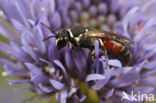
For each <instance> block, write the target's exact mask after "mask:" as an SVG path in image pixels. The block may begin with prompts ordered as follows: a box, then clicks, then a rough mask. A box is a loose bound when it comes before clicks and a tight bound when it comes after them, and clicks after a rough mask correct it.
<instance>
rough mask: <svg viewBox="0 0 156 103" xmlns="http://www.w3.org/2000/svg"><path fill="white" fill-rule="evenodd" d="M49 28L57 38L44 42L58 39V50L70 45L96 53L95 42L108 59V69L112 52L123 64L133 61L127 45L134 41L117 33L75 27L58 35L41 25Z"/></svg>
mask: <svg viewBox="0 0 156 103" xmlns="http://www.w3.org/2000/svg"><path fill="white" fill-rule="evenodd" d="M41 24H42V25H43V26H45V27H46V28H48V29H49V30H50V31H51V32H53V33H54V34H55V36H49V37H47V38H45V39H44V40H43V41H46V40H48V39H49V38H52V37H55V38H56V47H57V49H58V50H60V49H62V48H63V47H65V46H66V45H67V44H70V45H71V46H72V47H81V48H88V49H90V50H91V51H94V42H95V41H96V40H98V41H99V45H100V48H101V49H102V50H103V52H104V56H105V58H106V68H107V67H108V55H107V52H110V53H111V54H113V55H114V56H115V57H117V58H118V59H119V60H120V61H121V62H122V64H124V65H126V64H127V63H128V62H129V61H130V59H131V52H130V50H129V49H128V47H127V45H128V44H131V43H132V40H130V39H127V38H125V37H122V36H120V35H118V34H116V33H112V32H108V31H100V30H96V29H92V28H89V27H85V26H75V27H71V28H68V29H61V30H59V31H58V33H56V32H55V31H54V30H53V28H51V27H48V26H47V25H45V24H43V23H41Z"/></svg>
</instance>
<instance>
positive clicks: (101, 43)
mask: <svg viewBox="0 0 156 103" xmlns="http://www.w3.org/2000/svg"><path fill="white" fill-rule="evenodd" d="M98 40H99V43H100V46H101V48H102V50H103V51H104V56H105V58H106V67H105V69H107V67H108V66H109V65H108V55H107V50H106V48H105V46H104V44H103V42H102V40H101V39H98Z"/></svg>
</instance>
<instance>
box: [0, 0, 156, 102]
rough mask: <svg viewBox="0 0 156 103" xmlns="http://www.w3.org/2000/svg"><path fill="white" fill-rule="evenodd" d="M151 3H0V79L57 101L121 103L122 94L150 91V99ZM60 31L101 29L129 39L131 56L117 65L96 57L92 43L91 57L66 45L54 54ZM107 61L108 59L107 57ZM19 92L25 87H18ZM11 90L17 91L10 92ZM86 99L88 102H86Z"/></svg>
mask: <svg viewBox="0 0 156 103" xmlns="http://www.w3.org/2000/svg"><path fill="white" fill-rule="evenodd" d="M155 3H156V2H155V0H151V1H147V2H144V3H141V0H138V1H133V0H104V1H102V0H0V34H1V35H3V36H4V37H6V38H8V40H9V43H5V42H2V41H0V46H1V47H0V51H2V52H3V53H5V54H8V55H1V54H0V66H2V67H4V69H5V72H3V73H2V74H3V76H5V75H14V76H16V77H18V78H19V79H18V80H8V81H9V82H10V83H15V84H16V83H29V84H30V87H27V89H29V90H31V91H34V92H36V93H37V94H38V95H39V96H41V97H47V96H48V97H49V96H52V95H56V99H57V100H58V101H60V103H79V102H83V101H86V102H90V100H93V99H91V98H92V96H90V95H89V93H90V91H93V92H94V93H93V94H94V97H95V98H96V99H94V100H93V101H91V102H97V103H98V102H100V103H103V102H106V103H110V102H113V103H121V102H123V103H127V102H128V101H126V100H123V101H121V98H122V96H123V95H122V93H123V92H124V93H126V94H127V95H130V93H131V91H133V92H134V93H138V92H140V93H152V94H153V95H156V92H155V91H156V77H155V76H154V74H155V72H156V70H155V68H156V65H155V61H156V50H155V48H156V42H155V40H156V37H155V36H154V35H155V33H156V31H155V27H156V23H155V21H156V18H155V14H154V12H152V11H151V8H154V7H153V6H154V5H153V4H155ZM41 23H44V24H46V25H48V26H50V27H51V28H53V29H54V30H55V31H56V32H57V31H59V30H60V29H61V28H69V27H72V26H76V25H84V26H89V27H92V28H95V29H98V30H101V31H104V30H105V31H111V32H116V33H118V34H120V35H122V36H124V37H126V38H129V39H131V40H133V42H134V43H133V45H132V46H131V47H130V48H129V49H130V51H131V52H132V58H131V61H130V62H129V64H128V65H126V66H123V65H122V62H121V61H120V60H118V59H116V58H115V59H109V61H108V64H109V69H107V70H105V69H104V68H105V66H106V62H105V56H103V55H102V56H101V49H100V48H99V42H98V41H95V43H94V50H95V55H94V56H93V55H92V53H91V51H90V50H89V49H83V48H76V49H75V50H71V49H70V48H69V46H66V47H64V48H63V49H61V50H57V48H56V44H55V38H51V39H48V40H47V41H45V42H43V39H44V38H46V37H48V36H51V35H53V36H54V35H55V34H54V33H52V32H50V31H49V30H48V29H47V28H45V27H44V26H43V25H41ZM110 57H111V56H110ZM24 90H25V89H24ZM16 91H19V90H18V89H16ZM88 98H89V99H88Z"/></svg>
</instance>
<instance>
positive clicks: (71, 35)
mask: <svg viewBox="0 0 156 103" xmlns="http://www.w3.org/2000/svg"><path fill="white" fill-rule="evenodd" d="M68 32H69V34H70V37H71V38H73V37H74V36H73V33H72V32H71V30H70V29H68Z"/></svg>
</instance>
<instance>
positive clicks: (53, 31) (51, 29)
mask: <svg viewBox="0 0 156 103" xmlns="http://www.w3.org/2000/svg"><path fill="white" fill-rule="evenodd" d="M41 25H43V26H44V27H46V28H48V29H49V30H50V31H51V32H52V33H54V34H55V35H57V33H56V32H55V30H54V29H53V28H51V27H49V26H47V25H46V24H44V23H41ZM52 37H55V38H56V36H48V37H46V38H45V39H43V41H46V40H48V39H50V38H52Z"/></svg>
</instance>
